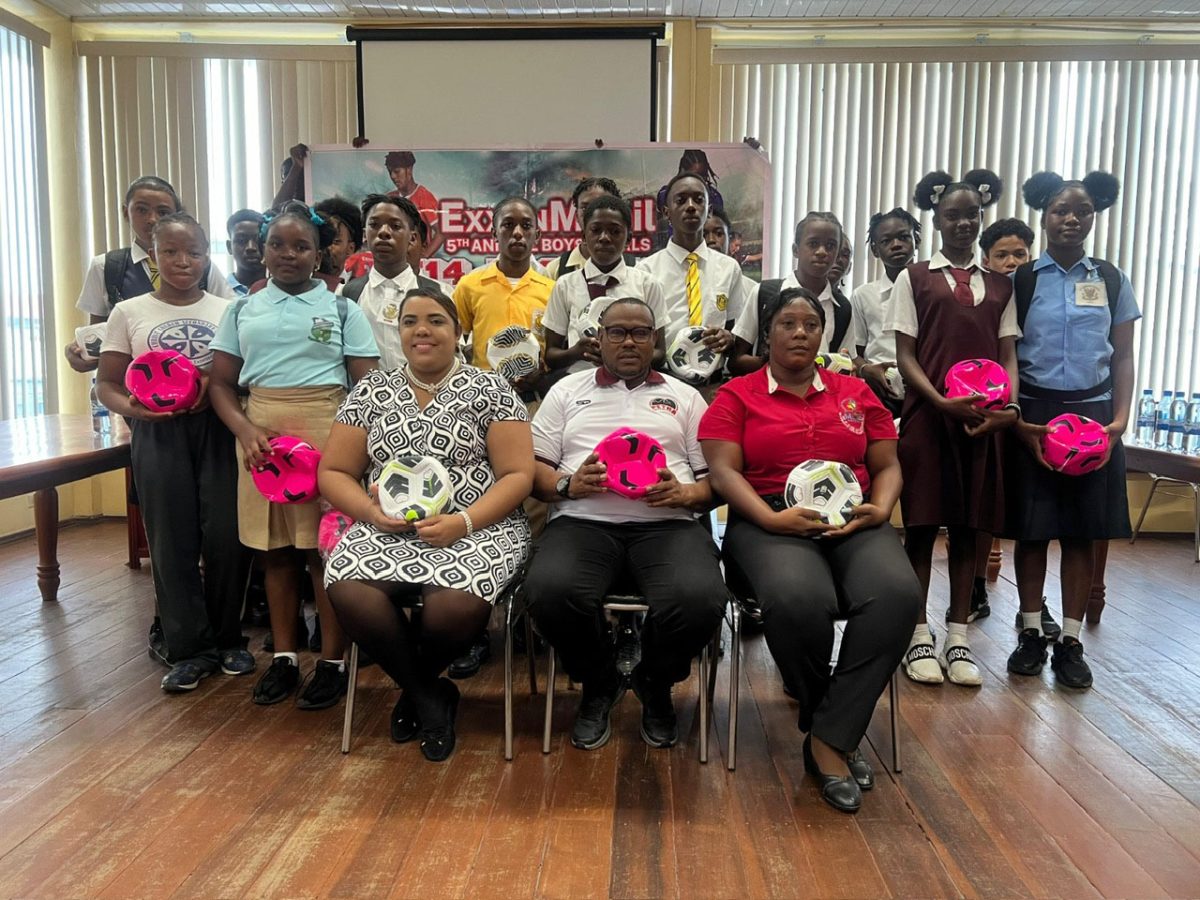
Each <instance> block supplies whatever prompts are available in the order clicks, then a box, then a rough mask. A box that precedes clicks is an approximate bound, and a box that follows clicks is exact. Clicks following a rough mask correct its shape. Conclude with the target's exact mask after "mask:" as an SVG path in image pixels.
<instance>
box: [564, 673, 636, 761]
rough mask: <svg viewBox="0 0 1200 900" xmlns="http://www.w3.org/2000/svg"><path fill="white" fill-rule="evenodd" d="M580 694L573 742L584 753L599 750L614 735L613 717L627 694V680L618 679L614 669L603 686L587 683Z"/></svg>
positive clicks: (592, 682) (572, 728) (601, 684)
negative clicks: (615, 708)
mask: <svg viewBox="0 0 1200 900" xmlns="http://www.w3.org/2000/svg"><path fill="white" fill-rule="evenodd" d="M552 652H553V651H552ZM580 694H581V696H580V698H579V712H577V713H576V714H575V724H574V725H573V726H572V727H571V743H572V744H574V745H575V746H576V747H578V748H579V749H580V750H598V749H600V748H601V747H603V746H604V745H605V744H607V743H608V739H609V738H610V737H611V736H612V721H611V720H610V715H611V713H612V709H613V707H614V706H616V705H617V704H618V703H619V702H620V700H621V697H623V696H624V695H625V679H623V678H618V677H617V672H616V669H613V670H612V674H611V675H608V676H605V679H604V680H603V681H601V682H599V683H598V682H597V681H595V680H593V681H591V682H590V683H589V682H586V681H585V682H584V683H583V690H582V691H580Z"/></svg>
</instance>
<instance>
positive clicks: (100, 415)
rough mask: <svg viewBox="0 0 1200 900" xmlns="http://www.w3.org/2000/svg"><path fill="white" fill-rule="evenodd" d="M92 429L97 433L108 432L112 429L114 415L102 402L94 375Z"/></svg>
mask: <svg viewBox="0 0 1200 900" xmlns="http://www.w3.org/2000/svg"><path fill="white" fill-rule="evenodd" d="M91 399H92V431H94V432H95V433H96V434H108V433H109V431H111V430H112V416H110V415H109V414H108V407H107V406H105V405H104V404H103V403H101V402H100V398H99V397H98V396H97V395H96V379H95V377H94V376H93V377H92V395H91Z"/></svg>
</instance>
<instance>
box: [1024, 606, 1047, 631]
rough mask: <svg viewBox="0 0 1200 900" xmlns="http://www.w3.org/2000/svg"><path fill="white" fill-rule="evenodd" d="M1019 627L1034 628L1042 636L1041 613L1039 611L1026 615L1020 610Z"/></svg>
mask: <svg viewBox="0 0 1200 900" xmlns="http://www.w3.org/2000/svg"><path fill="white" fill-rule="evenodd" d="M1021 625H1022V626H1023V627H1025V628H1035V629H1037V633H1038V634H1039V635H1040V634H1042V633H1043V632H1042V611H1041V610H1040V609H1039V610H1038V611H1037V612H1031V613H1027V612H1025V611H1024V610H1022V611H1021Z"/></svg>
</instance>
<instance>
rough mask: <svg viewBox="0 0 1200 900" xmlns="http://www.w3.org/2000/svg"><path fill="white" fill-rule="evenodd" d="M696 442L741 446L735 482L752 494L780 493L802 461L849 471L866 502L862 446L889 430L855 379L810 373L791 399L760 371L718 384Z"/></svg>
mask: <svg viewBox="0 0 1200 900" xmlns="http://www.w3.org/2000/svg"><path fill="white" fill-rule="evenodd" d="M700 440H702V441H731V442H733V443H735V444H739V445H741V448H742V459H743V462H742V475H743V477H744V478H745V479H746V481H748V482H750V486H751V487H753V488H754V490H755V491H757V492H758V493H759V495H768V494H782V493H783V488H784V485H785V484H786V482H787V477H788V474H789V473H790V472H791V471H792V469H794V468H795V467H796V466H798V465H799V464H800V463H802V462H804V461H805V460H808V459H828V460H833V461H836V462H843V463H845V464H846V465H848V466H850V468H852V469H853V470H854V475H855V477H857V478H858V483H859V484H860V485H862V489H863V494H864V495H866V494H867V493H868V491H869V489H870V486H871V476H870V475H869V474H868V473H867V466H866V462H865V457H866V453H867V443H868V442H870V441H894V440H896V426H895V424H894V423H893V422H892V416H891V414H890V413H889V412H888V411H887V410H886V409H884V408H883V404H881V403H880V402H879V400H878V399H877V398H876V397H875V395H874V394H873V393H872V392H871V389H870V388H869V387H867V384H866V382H864V381H862V380H861V379H859V378H854V377H851V376H849V375H835V374H834V373H832V372H818V373H817V378H816V379H814V381H813V384H812V386H811V387H810V388H809V389H808V393H807V394H806V395H805V396H804V397H797V396H796V395H795V394H793V393H792V392H791V391H786V390H782V389H778V388H777V387H776V385H775V384H774V379H773V378H771V377H770V367H769V366H763V367H762V368H761V369H759V370H758V371H756V372H753V373H751V374H749V375H743V376H741V377H740V378H734V379H732V380H731V381H729V382H727V383H726V384H724V385H722V387H721V389H720V390H719V391H717V396H716V397H714V398H713V402H712V405H711V406H709V408H708V411H707V412H706V413H705V414H704V418H702V419H701V420H700Z"/></svg>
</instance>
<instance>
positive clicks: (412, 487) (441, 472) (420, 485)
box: [376, 456, 450, 522]
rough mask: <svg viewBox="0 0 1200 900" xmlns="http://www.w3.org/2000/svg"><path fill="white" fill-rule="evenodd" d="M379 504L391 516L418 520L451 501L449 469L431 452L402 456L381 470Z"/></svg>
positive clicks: (438, 511) (378, 482) (405, 519)
mask: <svg viewBox="0 0 1200 900" xmlns="http://www.w3.org/2000/svg"><path fill="white" fill-rule="evenodd" d="M376 483H377V484H378V485H379V506H380V507H381V508H382V509H383V513H384V515H386V516H387V517H388V518H391V519H403V520H404V521H406V522H416V521H419V520H421V519H428V518H430V517H432V516H436V515H437V514H438V513H440V512H442V510H444V509H445V508H446V506H447V504H449V502H450V473H449V472H447V471H446V467H445V466H443V465H442V464H441V463H440V462H438V461H437V460H436V459H434V458H433V457H430V456H399V457H396V458H395V459H393V460H392V461H391V462H389V463H388V464H387V465H386V466H384V467H383V470H382V471H381V472H380V473H379V480H378V481H377V482H376Z"/></svg>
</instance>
